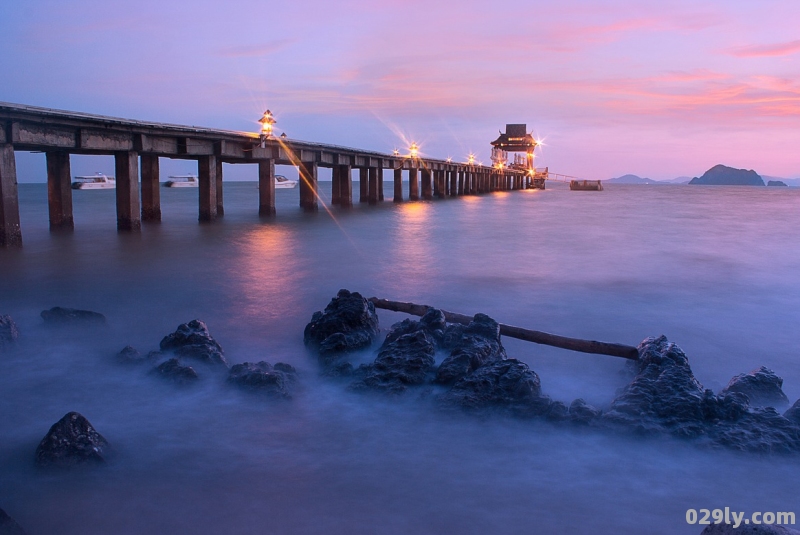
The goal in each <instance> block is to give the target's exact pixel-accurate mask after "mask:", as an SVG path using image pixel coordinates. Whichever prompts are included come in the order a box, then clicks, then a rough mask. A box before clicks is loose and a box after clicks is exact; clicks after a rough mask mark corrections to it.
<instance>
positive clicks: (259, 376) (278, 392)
mask: <svg viewBox="0 0 800 535" xmlns="http://www.w3.org/2000/svg"><path fill="white" fill-rule="evenodd" d="M228 381H229V382H230V383H233V384H236V385H238V386H241V387H244V388H246V389H249V390H253V391H256V392H260V393H264V394H267V395H269V396H274V397H279V398H284V399H291V397H292V396H291V392H290V387H291V386H292V384H294V383H295V382H296V381H297V371H296V370H295V369H294V367H293V366H291V365H289V364H285V363H283V362H276V363H275V365H274V366H273V365H271V364H270V363H269V362H266V361H263V360H262V361H261V362H255V363H253V362H243V363H242V364H236V365H234V366H233V367H232V368H231V369H230V372H229V373H228Z"/></svg>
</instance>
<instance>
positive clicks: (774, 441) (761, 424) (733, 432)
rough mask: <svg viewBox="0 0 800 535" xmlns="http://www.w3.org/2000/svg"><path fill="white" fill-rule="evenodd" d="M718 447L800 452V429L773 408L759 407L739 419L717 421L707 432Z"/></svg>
mask: <svg viewBox="0 0 800 535" xmlns="http://www.w3.org/2000/svg"><path fill="white" fill-rule="evenodd" d="M708 433H709V436H710V437H711V439H712V441H713V442H714V443H715V444H719V445H721V446H725V447H727V448H730V449H735V450H740V451H751V452H759V453H793V452H800V427H798V426H797V425H796V424H795V423H794V422H792V421H791V420H788V419H787V418H784V417H783V416H781V415H780V414H778V411H776V410H775V409H774V408H772V407H764V408H762V407H756V408H754V409H751V410H749V411H747V412H746V413H744V414H743V415H742V416H740V417H739V418H737V419H736V420H733V421H731V420H722V421H719V422H715V423H714V425H713V426H712V427H711V428H710V429H709V431H708Z"/></svg>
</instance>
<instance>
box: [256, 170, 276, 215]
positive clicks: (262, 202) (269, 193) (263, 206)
mask: <svg viewBox="0 0 800 535" xmlns="http://www.w3.org/2000/svg"><path fill="white" fill-rule="evenodd" d="M258 215H259V216H262V217H269V216H274V215H275V160H273V159H271V158H270V159H267V160H259V161H258Z"/></svg>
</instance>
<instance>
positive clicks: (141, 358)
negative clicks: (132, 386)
mask: <svg viewBox="0 0 800 535" xmlns="http://www.w3.org/2000/svg"><path fill="white" fill-rule="evenodd" d="M152 357H153V352H152V351H151V352H150V353H148V354H147V355H142V354H141V353H139V350H138V349H136V348H135V347H133V346H125V347H123V348H122V349H121V350H120V351H119V353H117V355H116V358H117V361H118V362H120V363H122V364H141V363H143V362H148V361H149V360H153V359H152Z"/></svg>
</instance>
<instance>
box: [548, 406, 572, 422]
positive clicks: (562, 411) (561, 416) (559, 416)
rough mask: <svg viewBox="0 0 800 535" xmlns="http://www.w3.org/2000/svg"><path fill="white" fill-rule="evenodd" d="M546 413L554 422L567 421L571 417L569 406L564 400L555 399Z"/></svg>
mask: <svg viewBox="0 0 800 535" xmlns="http://www.w3.org/2000/svg"><path fill="white" fill-rule="evenodd" d="M544 415H545V417H546V418H547V419H548V420H551V421H554V422H561V421H565V420H568V419H569V407H567V405H566V404H565V403H564V402H562V401H553V402H552V403H550V406H549V407H548V410H547V411H546V412H545V413H544Z"/></svg>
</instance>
